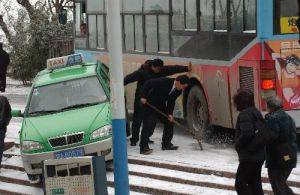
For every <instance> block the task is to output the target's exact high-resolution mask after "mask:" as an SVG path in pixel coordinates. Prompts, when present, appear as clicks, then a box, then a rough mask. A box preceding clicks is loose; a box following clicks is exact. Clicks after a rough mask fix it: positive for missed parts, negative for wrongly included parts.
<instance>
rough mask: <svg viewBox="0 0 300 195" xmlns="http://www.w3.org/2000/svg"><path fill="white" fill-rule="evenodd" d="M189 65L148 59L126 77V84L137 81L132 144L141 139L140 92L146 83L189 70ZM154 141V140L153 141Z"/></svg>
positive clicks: (141, 114)
mask: <svg viewBox="0 0 300 195" xmlns="http://www.w3.org/2000/svg"><path fill="white" fill-rule="evenodd" d="M188 71H189V68H188V66H180V65H174V66H164V62H163V61H162V60H161V59H154V60H147V61H146V62H145V64H143V65H142V66H141V68H139V69H138V70H136V71H134V72H133V73H131V74H129V75H127V76H126V77H125V78H124V85H127V84H129V83H133V82H137V87H136V90H135V99H134V113H133V121H132V128H131V130H132V137H131V139H130V141H131V146H136V143H137V142H138V141H139V134H140V128H141V124H142V120H143V109H142V106H141V102H140V97H141V96H140V94H141V90H142V87H143V85H144V83H145V82H146V81H148V80H150V79H155V78H160V77H166V76H170V75H173V74H176V73H182V72H188ZM151 143H152V141H151Z"/></svg>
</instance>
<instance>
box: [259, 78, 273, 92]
mask: <svg viewBox="0 0 300 195" xmlns="http://www.w3.org/2000/svg"><path fill="white" fill-rule="evenodd" d="M261 88H262V89H264V90H270V89H274V88H275V82H274V81H273V80H269V79H268V80H262V83H261Z"/></svg>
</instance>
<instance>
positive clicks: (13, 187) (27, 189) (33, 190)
mask: <svg viewBox="0 0 300 195" xmlns="http://www.w3.org/2000/svg"><path fill="white" fill-rule="evenodd" d="M0 186H1V189H2V190H6V191H9V192H14V193H20V192H21V193H24V194H44V191H43V189H42V188H37V187H31V186H25V185H19V184H14V183H6V182H0Z"/></svg>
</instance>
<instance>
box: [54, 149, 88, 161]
mask: <svg viewBox="0 0 300 195" xmlns="http://www.w3.org/2000/svg"><path fill="white" fill-rule="evenodd" d="M77 156H84V151H83V148H76V149H72V150H64V151H59V152H55V153H54V158H56V159H59V158H70V157H77Z"/></svg>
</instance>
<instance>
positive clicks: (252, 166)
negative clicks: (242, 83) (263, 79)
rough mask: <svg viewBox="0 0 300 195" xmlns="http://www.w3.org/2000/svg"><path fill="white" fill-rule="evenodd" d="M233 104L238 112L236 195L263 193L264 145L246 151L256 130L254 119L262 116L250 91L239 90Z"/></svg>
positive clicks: (259, 194)
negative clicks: (254, 149) (251, 150)
mask: <svg viewBox="0 0 300 195" xmlns="http://www.w3.org/2000/svg"><path fill="white" fill-rule="evenodd" d="M234 105H235V107H236V109H237V110H238V111H239V112H240V113H239V115H238V118H237V123H236V132H235V137H236V138H235V148H236V151H237V153H238V157H239V166H238V169H237V173H236V180H235V189H236V191H237V193H238V195H254V194H255V195H263V194H264V193H263V190H262V183H261V169H262V165H263V163H264V160H265V152H264V147H262V148H259V149H258V150H257V151H255V152H250V151H248V145H249V143H250V142H251V141H252V139H253V137H254V135H255V131H256V128H255V121H257V120H262V119H263V117H262V115H261V113H260V112H259V110H258V109H257V108H255V106H254V96H253V93H252V92H250V91H246V90H241V91H239V92H238V93H237V94H236V95H235V96H234Z"/></svg>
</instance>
